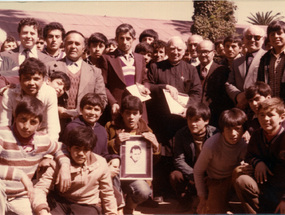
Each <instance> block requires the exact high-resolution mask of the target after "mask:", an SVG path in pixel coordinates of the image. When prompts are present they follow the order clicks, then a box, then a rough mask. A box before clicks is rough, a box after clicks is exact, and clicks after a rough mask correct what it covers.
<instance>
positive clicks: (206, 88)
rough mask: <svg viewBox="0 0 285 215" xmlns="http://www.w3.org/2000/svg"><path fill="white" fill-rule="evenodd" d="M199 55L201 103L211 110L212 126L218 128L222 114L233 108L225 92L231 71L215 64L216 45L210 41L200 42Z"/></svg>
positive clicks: (198, 69) (198, 68)
mask: <svg viewBox="0 0 285 215" xmlns="http://www.w3.org/2000/svg"><path fill="white" fill-rule="evenodd" d="M197 53H198V58H199V60H200V65H199V66H197V67H196V68H197V71H198V74H199V76H200V80H201V84H202V99H201V101H202V102H203V103H205V104H206V105H208V106H209V108H210V109H211V119H210V124H211V125H213V126H216V127H218V120H219V116H220V114H221V113H222V112H223V111H224V110H226V109H229V108H231V107H233V103H232V101H231V100H230V98H229V97H228V95H227V94H226V90H225V83H226V81H227V80H228V75H229V73H230V69H229V68H228V67H226V66H223V65H219V64H217V63H215V62H214V56H215V45H214V43H212V42H211V41H210V40H203V41H202V42H200V43H199V44H198V46H197Z"/></svg>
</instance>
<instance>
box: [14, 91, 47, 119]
mask: <svg viewBox="0 0 285 215" xmlns="http://www.w3.org/2000/svg"><path fill="white" fill-rule="evenodd" d="M43 109H44V104H43V103H42V102H41V101H40V100H39V99H37V98H36V97H34V96H29V95H24V96H23V99H22V100H21V101H20V102H19V103H18V104H17V106H16V110H15V117H17V116H18V115H19V114H22V113H24V114H28V115H32V116H34V117H36V118H38V119H39V121H40V122H42V120H43Z"/></svg>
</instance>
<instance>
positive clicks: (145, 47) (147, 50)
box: [135, 42, 153, 65]
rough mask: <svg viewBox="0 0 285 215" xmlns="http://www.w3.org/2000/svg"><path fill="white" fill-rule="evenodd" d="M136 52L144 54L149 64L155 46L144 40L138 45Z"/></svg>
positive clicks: (146, 62)
mask: <svg viewBox="0 0 285 215" xmlns="http://www.w3.org/2000/svg"><path fill="white" fill-rule="evenodd" d="M135 53H138V54H141V55H143V57H144V60H145V64H146V65H148V63H149V62H150V61H151V60H152V55H153V47H152V46H151V45H149V44H148V43H146V42H142V43H139V44H137V45H136V48H135Z"/></svg>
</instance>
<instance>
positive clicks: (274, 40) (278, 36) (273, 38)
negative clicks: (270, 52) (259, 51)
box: [269, 29, 285, 48]
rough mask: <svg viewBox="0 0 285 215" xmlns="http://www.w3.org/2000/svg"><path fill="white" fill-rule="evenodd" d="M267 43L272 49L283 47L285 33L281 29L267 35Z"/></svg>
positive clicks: (284, 44)
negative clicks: (268, 42)
mask: <svg viewBox="0 0 285 215" xmlns="http://www.w3.org/2000/svg"><path fill="white" fill-rule="evenodd" d="M269 41H270V44H271V45H272V46H273V48H278V47H283V46H285V33H284V31H283V30H282V29H280V30H279V31H273V32H271V33H270V34H269Z"/></svg>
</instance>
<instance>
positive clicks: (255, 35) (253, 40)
mask: <svg viewBox="0 0 285 215" xmlns="http://www.w3.org/2000/svg"><path fill="white" fill-rule="evenodd" d="M263 42H264V37H263V36H262V35H261V31H260V30H258V29H255V28H249V29H248V30H247V31H246V33H245V35H244V38H243V43H244V45H245V48H247V51H248V52H249V53H252V52H255V51H258V50H259V49H261V47H262V44H263Z"/></svg>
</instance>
